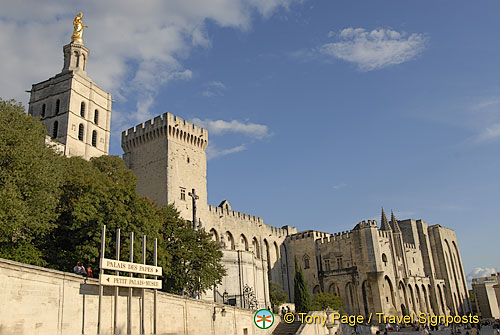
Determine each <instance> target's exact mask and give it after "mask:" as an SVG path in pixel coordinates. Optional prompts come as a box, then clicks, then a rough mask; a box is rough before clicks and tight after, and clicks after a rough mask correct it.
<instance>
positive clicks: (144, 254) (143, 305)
mask: <svg viewBox="0 0 500 335" xmlns="http://www.w3.org/2000/svg"><path fill="white" fill-rule="evenodd" d="M142 264H144V265H146V235H143V236H142ZM142 278H146V275H142ZM145 297H146V289H144V288H143V289H142V318H141V334H145V333H146V332H145V329H144V315H145V311H144V309H145V308H146V302H145V299H144V298H145Z"/></svg>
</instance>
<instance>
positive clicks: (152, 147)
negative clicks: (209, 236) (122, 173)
mask: <svg viewBox="0 0 500 335" xmlns="http://www.w3.org/2000/svg"><path fill="white" fill-rule="evenodd" d="M207 145H208V132H207V130H206V129H203V128H201V127H199V126H196V125H194V124H192V123H191V122H188V121H186V120H183V119H181V118H179V117H177V116H174V115H172V114H170V113H165V114H163V115H162V116H157V117H155V118H154V119H153V120H149V121H146V122H145V123H144V124H139V125H137V126H135V127H134V128H130V129H129V130H127V131H124V132H123V133H122V148H123V152H124V154H123V160H124V161H125V164H126V165H127V167H128V168H129V169H131V170H132V171H134V173H135V175H136V176H137V177H138V178H139V180H138V185H137V193H139V194H141V195H143V196H146V197H148V198H150V199H151V200H152V201H154V202H155V203H156V204H157V205H159V206H164V205H167V204H170V203H174V204H175V207H176V208H177V209H178V210H179V212H180V213H181V216H182V217H183V218H184V219H186V220H192V217H193V214H192V210H193V207H192V198H191V197H190V196H189V193H190V192H192V190H193V189H194V190H195V192H196V195H198V197H199V199H198V200H197V212H198V215H197V217H198V218H201V220H202V221H203V219H204V218H205V217H206V210H207V158H206V153H205V149H206V147H207Z"/></svg>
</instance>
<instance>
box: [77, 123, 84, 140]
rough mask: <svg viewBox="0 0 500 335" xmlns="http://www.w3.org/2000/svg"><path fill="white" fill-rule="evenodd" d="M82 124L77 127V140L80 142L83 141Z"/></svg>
mask: <svg viewBox="0 0 500 335" xmlns="http://www.w3.org/2000/svg"><path fill="white" fill-rule="evenodd" d="M83 130H84V128H83V124H81V123H80V125H79V126H78V139H79V140H80V141H83Z"/></svg>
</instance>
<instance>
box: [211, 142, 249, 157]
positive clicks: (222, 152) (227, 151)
mask: <svg viewBox="0 0 500 335" xmlns="http://www.w3.org/2000/svg"><path fill="white" fill-rule="evenodd" d="M245 149H246V146H245V145H244V144H242V145H239V146H237V147H233V148H230V149H217V148H216V146H215V144H209V145H208V147H207V149H206V153H207V159H213V158H216V157H221V156H226V155H229V154H234V153H236V152H240V151H243V150H245Z"/></svg>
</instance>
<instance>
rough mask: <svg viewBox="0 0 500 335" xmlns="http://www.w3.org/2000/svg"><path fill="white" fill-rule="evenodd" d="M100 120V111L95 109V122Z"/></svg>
mask: <svg viewBox="0 0 500 335" xmlns="http://www.w3.org/2000/svg"><path fill="white" fill-rule="evenodd" d="M98 121H99V111H98V110H97V109H96V110H95V111H94V123H95V124H97V123H98Z"/></svg>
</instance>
